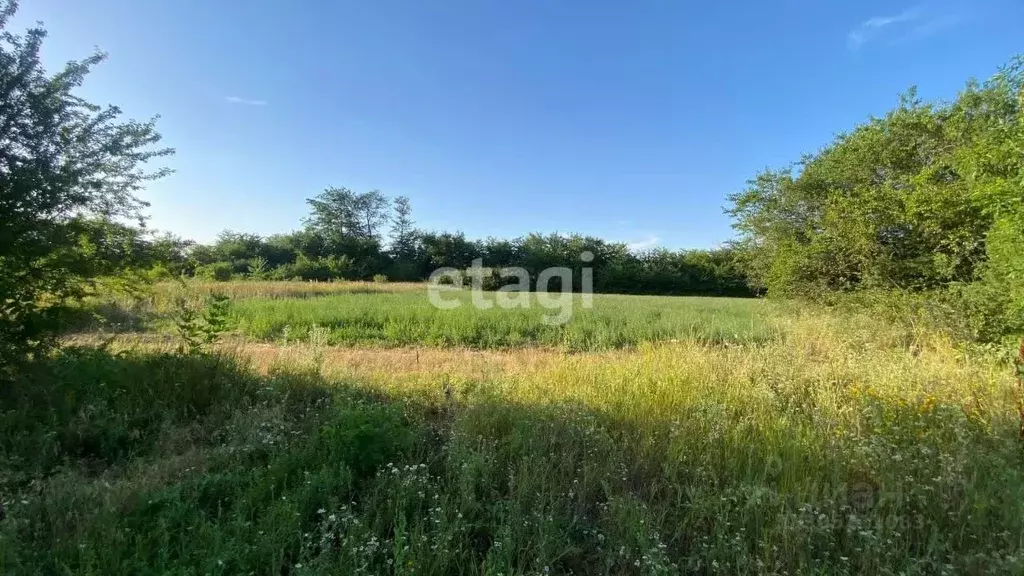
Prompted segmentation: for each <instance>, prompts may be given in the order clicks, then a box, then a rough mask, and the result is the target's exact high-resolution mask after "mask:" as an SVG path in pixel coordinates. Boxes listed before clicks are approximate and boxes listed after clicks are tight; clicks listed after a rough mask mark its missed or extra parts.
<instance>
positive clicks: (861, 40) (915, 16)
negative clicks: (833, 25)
mask: <svg viewBox="0 0 1024 576" xmlns="http://www.w3.org/2000/svg"><path fill="white" fill-rule="evenodd" d="M960 20H961V18H960V16H959V15H958V14H954V13H935V11H934V10H928V9H926V7H925V6H923V5H921V6H915V7H913V8H908V9H906V10H904V11H903V12H900V13H899V14H893V15H891V16H875V17H873V18H868V19H867V20H865V21H863V22H861V23H860V24H858V25H857V26H856V27H854V28H853V30H850V31H849V32H848V33H847V34H846V46H847V47H848V48H849V49H850V50H852V51H857V50H859V49H860V48H861V47H862V46H864V45H865V44H867V43H868V42H871V41H872V40H875V39H878V38H883V39H884V38H887V39H888V40H889V43H890V44H904V43H908V42H914V41H917V40H921V39H923V38H927V37H928V36H931V35H933V34H936V33H938V32H941V31H943V30H946V29H948V28H952V27H953V26H955V25H956V24H958V23H959V22H960Z"/></svg>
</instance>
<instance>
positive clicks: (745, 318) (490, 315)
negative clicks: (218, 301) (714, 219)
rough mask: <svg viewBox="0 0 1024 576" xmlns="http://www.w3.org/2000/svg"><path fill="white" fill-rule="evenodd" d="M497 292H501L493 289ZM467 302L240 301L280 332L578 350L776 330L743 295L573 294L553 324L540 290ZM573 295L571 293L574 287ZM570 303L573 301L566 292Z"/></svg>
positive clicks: (237, 312)
mask: <svg viewBox="0 0 1024 576" xmlns="http://www.w3.org/2000/svg"><path fill="white" fill-rule="evenodd" d="M484 297H485V298H486V300H487V301H488V302H493V301H494V298H495V296H494V293H485V294H484ZM445 298H446V299H449V300H454V299H458V300H459V301H460V302H462V305H461V306H460V307H459V308H456V309H453V310H440V309H438V308H435V307H434V306H433V305H432V304H431V303H430V301H429V300H428V298H427V294H426V290H425V289H423V290H418V291H406V292H397V293H389V294H366V293H363V294H360V293H352V294H339V295H332V296H323V297H319V298H306V299H270V298H251V299H244V300H237V301H235V302H234V303H233V306H232V308H233V313H232V319H233V321H234V324H235V327H236V328H237V330H238V331H239V332H241V333H242V334H244V335H245V336H248V337H250V338H255V339H258V340H270V341H282V340H292V341H296V340H297V341H304V340H305V341H308V340H309V339H310V337H311V336H310V334H311V333H312V334H313V338H314V339H319V340H323V341H324V342H325V343H329V344H337V345H371V346H385V347H387V346H408V345H427V346H463V347H469V348H491V349H502V348H516V347H523V346H545V347H557V348H562V349H566V350H573V351H590V350H605V349H613V348H624V347H635V346H637V345H639V344H642V343H645V342H660V341H669V340H696V341H701V342H709V343H752V342H764V341H766V340H769V339H771V338H773V337H774V336H775V330H774V329H773V328H772V326H771V324H770V323H769V322H768V321H767V320H766V319H765V317H764V312H765V306H766V305H765V303H763V302H761V301H757V300H745V299H735V298H680V297H667V296H666V297H659V296H614V295H595V296H594V300H593V307H592V308H589V309H587V308H583V307H582V305H581V304H582V302H581V298H580V297H579V296H578V295H577V296H575V297H572V298H573V306H572V310H571V318H570V320H569V321H568V322H567V323H565V324H548V323H546V322H545V321H544V318H545V317H554V316H556V315H557V314H558V309H548V308H543V307H542V306H541V305H540V304H539V303H538V301H537V299H536V296H535V295H534V296H530V298H531V306H530V307H529V308H514V309H502V308H499V307H497V306H494V307H492V308H490V309H487V310H482V309H479V308H477V307H474V306H472V305H471V295H470V293H469V292H454V293H449V294H446V295H445ZM566 298H570V297H569V296H566ZM566 303H567V304H568V302H566Z"/></svg>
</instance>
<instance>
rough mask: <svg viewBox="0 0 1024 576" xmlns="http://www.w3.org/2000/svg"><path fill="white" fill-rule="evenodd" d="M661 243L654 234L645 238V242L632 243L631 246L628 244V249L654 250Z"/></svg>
mask: <svg viewBox="0 0 1024 576" xmlns="http://www.w3.org/2000/svg"><path fill="white" fill-rule="evenodd" d="M660 243H661V238H658V237H657V236H655V235H653V234H648V235H647V237H646V238H644V239H643V240H638V241H636V242H630V243H629V244H626V247H627V248H629V249H630V250H646V249H647V248H654V247H655V246H657V245H658V244H660Z"/></svg>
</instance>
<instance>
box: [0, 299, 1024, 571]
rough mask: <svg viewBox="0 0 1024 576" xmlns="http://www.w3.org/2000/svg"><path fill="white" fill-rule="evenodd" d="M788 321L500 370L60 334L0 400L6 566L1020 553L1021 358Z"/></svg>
mask: <svg viewBox="0 0 1024 576" xmlns="http://www.w3.org/2000/svg"><path fill="white" fill-rule="evenodd" d="M786 334H787V335H788V336H787V337H786V338H785V339H784V340H782V341H778V342H774V343H768V344H765V345H763V346H758V347H730V348H723V347H710V346H705V345H702V344H699V343H679V344H675V345H673V346H669V347H662V348H657V349H653V348H652V349H648V350H645V351H642V352H640V353H629V354H615V355H610V356H609V355H597V356H594V355H579V356H560V357H557V358H553V359H552V362H549V363H543V364H540V365H537V366H536V367H535V368H530V367H529V365H527V364H522V365H520V366H521V367H520V368H517V369H515V371H512V372H502V371H495V370H494V369H490V370H487V371H486V375H484V373H481V372H479V371H478V368H470V367H469V366H466V367H465V368H464V369H460V368H459V366H460V365H464V364H465V363H460V362H454V363H453V364H451V368H450V369H448V370H444V371H428V372H421V371H416V370H415V366H414V365H410V364H403V363H402V362H400V361H395V360H393V361H391V362H385V363H384V364H383V365H382V367H381V370H380V371H379V372H371V371H360V370H359V369H358V368H353V367H352V366H348V365H341V366H334V367H332V365H326V366H324V365H323V364H322V363H321V360H319V359H318V358H317V353H316V351H315V350H314V349H313V348H308V349H307V353H306V355H305V356H299V357H298V359H292V360H290V361H289V363H288V364H280V363H279V364H277V365H271V366H270V369H269V372H268V373H263V374H260V373H256V372H254V371H252V370H251V369H250V368H248V367H247V365H246V363H245V361H243V360H242V359H241V358H242V357H241V356H239V357H237V358H232V357H218V356H205V355H199V356H178V355H175V354H168V353H160V352H155V351H149V352H147V351H144V350H134V351H132V350H128V351H124V352H117V351H116V350H111V351H102V350H67V351H64V352H62V353H61V354H60V355H58V356H56V357H54V358H53V359H51V360H48V361H47V362H45V363H43V364H41V365H39V366H37V367H36V369H35V370H34V371H32V372H31V373H27V374H25V375H24V376H23V378H22V379H20V380H19V381H18V382H17V383H16V384H15V386H14V387H13V388H11V389H6V390H4V391H3V392H2V393H0V402H2V406H3V413H2V414H0V416H2V417H0V470H2V471H3V473H2V475H0V479H2V484H0V490H2V491H3V494H4V500H5V503H6V507H7V519H6V520H5V521H3V522H0V571H2V572H3V573H5V574H23V573H24V574H29V573H32V574H34V573H38V572H39V571H43V572H51V573H53V572H72V573H75V574H112V573H135V574H147V573H164V572H168V571H173V572H186V573H209V574H235V573H242V574H246V573H250V572H252V573H255V574H329V573H346V574H357V573H366V574H381V573H414V572H415V573H428V574H481V573H484V574H499V573H501V574H543V573H569V572H570V571H571V572H573V573H576V574H584V573H596V574H602V573H603V574H663V573H676V572H698V573H709V574H741V573H747V574H763V573H786V572H788V573H820V574H825V573H827V574H853V573H874V574H885V573H892V574H896V573H904V574H929V575H931V574H962V573H1006V574H1010V573H1019V572H1020V571H1021V570H1024V556H1022V549H1021V534H1024V504H1022V503H1024V478H1022V474H1024V465H1022V464H1024V463H1022V461H1021V459H1022V455H1021V450H1020V444H1019V440H1018V439H1017V418H1016V413H1015V411H1014V404H1013V400H1012V398H1013V386H1014V381H1013V378H1012V375H1011V374H1010V373H1009V371H1007V370H1006V369H1005V367H1004V365H1002V364H1000V363H997V362H993V361H991V360H988V359H985V358H970V357H964V356H963V355H960V354H958V353H957V352H956V351H955V350H954V349H953V348H952V347H951V346H950V344H949V343H948V342H947V341H944V340H942V339H934V338H931V337H927V336H926V335H919V336H918V337H916V338H915V339H914V341H915V346H917V348H916V349H917V352H916V353H915V354H913V355H911V354H908V353H907V352H906V349H905V342H906V338H907V336H908V335H907V334H904V333H902V332H898V331H892V330H891V329H889V328H887V327H886V326H885V324H884V323H881V322H878V321H875V320H867V319H865V318H863V317H830V316H828V315H822V314H815V315H814V316H808V317H806V318H804V319H798V320H794V321H793V322H792V324H791V325H790V326H789V327H788V328H787V330H786ZM254 352H255V353H262V352H259V350H258V349H256V350H254ZM239 354H244V352H243V351H240V352H239ZM515 354H524V356H522V359H521V360H522V361H527V359H529V358H530V354H531V353H530V352H528V351H522V352H516V353H515ZM396 358H397V357H396ZM502 361H504V360H502ZM508 362H509V363H510V365H518V362H519V361H517V360H516V358H515V357H512V358H509V359H508ZM339 368H343V371H342V372H340V373H336V372H334V371H333V370H335V369H339ZM342 374H344V375H342Z"/></svg>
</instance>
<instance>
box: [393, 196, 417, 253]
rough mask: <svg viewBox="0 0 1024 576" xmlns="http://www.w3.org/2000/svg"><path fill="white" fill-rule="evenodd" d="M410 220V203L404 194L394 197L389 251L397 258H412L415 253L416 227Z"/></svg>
mask: <svg viewBox="0 0 1024 576" xmlns="http://www.w3.org/2000/svg"><path fill="white" fill-rule="evenodd" d="M414 224H415V223H414V222H413V221H412V204H411V203H410V202H409V198H408V197H406V196H399V197H398V198H395V202H394V214H393V215H392V217H391V253H392V254H393V255H394V257H395V258H398V259H409V258H412V257H413V255H415V253H416V229H415V228H414V227H413V225H414Z"/></svg>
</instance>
